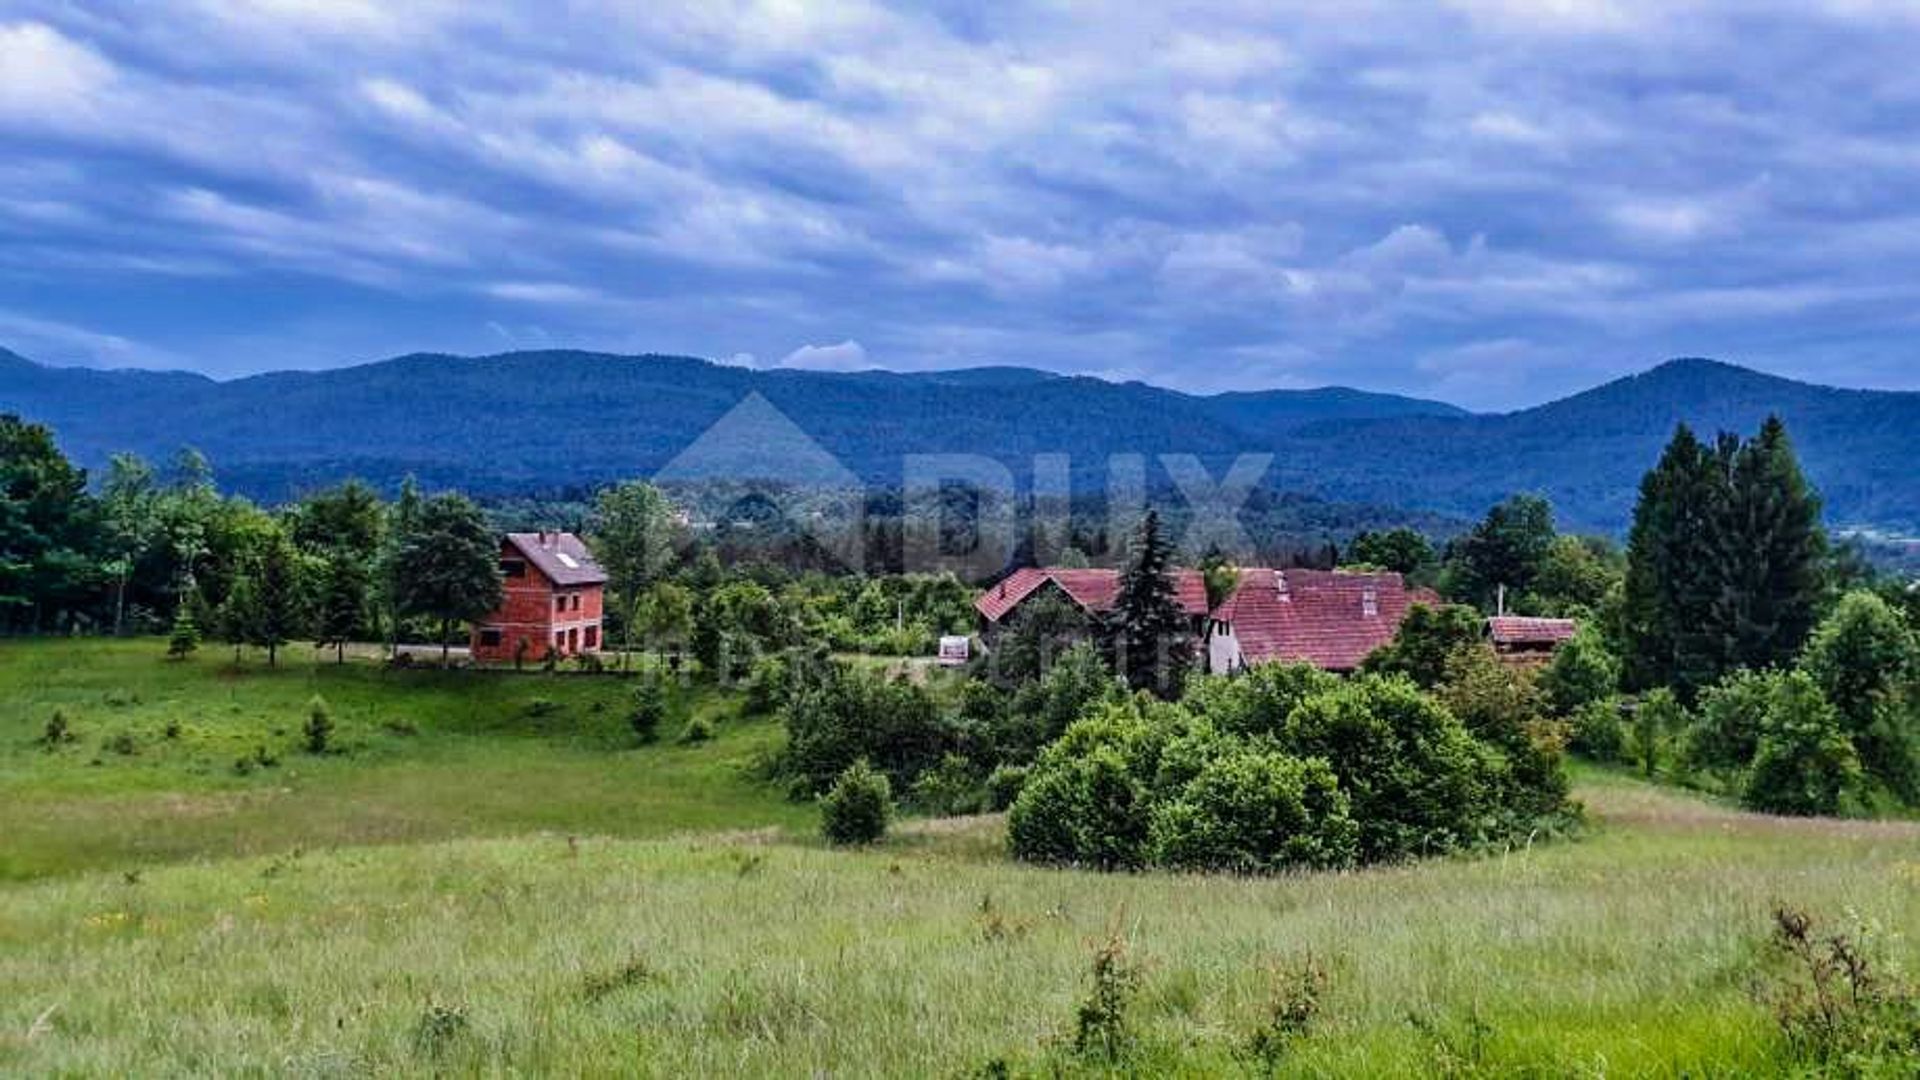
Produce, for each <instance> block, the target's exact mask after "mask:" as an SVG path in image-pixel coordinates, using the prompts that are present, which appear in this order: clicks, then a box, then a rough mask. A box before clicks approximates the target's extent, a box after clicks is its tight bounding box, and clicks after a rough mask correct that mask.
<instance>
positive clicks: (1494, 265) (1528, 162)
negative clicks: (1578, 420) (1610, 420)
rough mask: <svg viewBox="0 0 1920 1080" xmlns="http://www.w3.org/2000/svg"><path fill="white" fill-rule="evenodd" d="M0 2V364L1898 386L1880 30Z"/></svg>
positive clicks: (1906, 35)
mask: <svg viewBox="0 0 1920 1080" xmlns="http://www.w3.org/2000/svg"><path fill="white" fill-rule="evenodd" d="M1147 6H1151V5H1143V4H1140V3H1138V2H1135V0H1128V2H1121V3H1113V4H1101V3H1065V2H1062V0H1033V2H1024V3H1008V4H987V5H981V4H976V3H972V2H964V0H938V2H934V3H928V4H918V5H907V4H881V3H866V2H859V0H849V2H836V3H825V2H819V3H815V2H807V0H685V2H683V0H648V2H646V3H639V4H634V3H617V2H613V0H607V2H602V3H596V2H591V0H522V2H518V3H511V4H498V5H490V4H479V3H466V2H461V0H407V2H400V0H145V2H142V3H140V4H121V3H106V2H88V0H0V345H7V346H10V347H12V348H14V349H15V350H17V351H19V352H22V353H25V354H27V355H29V356H33V357H36V358H39V359H43V360H47V361H50V362H57V363H67V364H93V365H103V366H146V367H185V368H191V369H195V370H200V371H205V372H208V373H211V374H214V375H218V376H223V377H224V376H230V375H235V374H242V373H247V372H252V371H257V370H263V369H269V368H283V367H303V368H311V367H327V366H334V365H339V364H346V363H356V362H361V361H366V360H371V359H377V358H381V357H385V356H390V355H394V354H398V353H402V352H408V351H414V350H433V351H447V352H462V353H487V352H499V351H504V350H507V349H514V348H538V347H549V346H572V347H584V348H596V349H609V350H616V351H628V352H640V351H661V352H675V353H688V354H693V355H699V356H707V357H712V358H715V359H722V360H728V361H731V362H735V363H747V364H754V365H758V366H762V367H770V366H776V365H786V366H792V367H813V368H850V367H854V368H857V367H889V368H895V369H902V370H910V369H920V368H938V367H955V366H965V365H973V364H985V363H1010V364H1026V365H1033V366H1039V367H1046V368H1050V369H1054V370H1059V371H1071V372H1085V373H1091V374H1098V375H1102V376H1106V377H1117V378H1141V379H1145V380H1148V381H1151V382H1158V383H1162V384H1167V385H1172V386H1177V387H1181V388H1183V389H1190V390H1196V391H1211V390H1220V389H1240V388H1251V387H1265V386H1315V385H1324V384H1328V383H1341V384H1348V385H1359V386H1364V387H1369V388H1377V389H1387V390H1398V391H1406V392H1414V393H1421V394H1430V395H1436V396H1440V397H1444V398H1448V399H1450V400H1454V401H1457V402H1459V403H1461V404H1465V405H1469V406H1473V407H1478V408H1505V407H1512V406H1517V405H1525V404H1531V403H1534V402H1537V401H1541V400H1544V399H1546V398H1549V397H1552V396H1555V395H1558V394H1560V393H1563V392H1565V391H1568V390H1571V389H1577V388H1581V387H1584V386H1587V385H1590V384H1592V383H1594V382H1597V381H1600V380H1602V379H1604V378H1608V377H1612V376H1614V375H1617V374H1621V373H1624V372H1627V371H1631V370H1637V369H1639V368H1643V367H1646V366H1648V365H1650V364H1651V363H1653V362H1655V361H1658V360H1660V359H1663V358H1666V357H1670V356H1676V355H1711V356H1717V357H1721V358H1724V359H1728V360H1733V361H1736V362H1741V363H1746V364H1749V365H1751V366H1755V367H1759V368H1762V369H1765V370H1769V371H1774V372H1778V373H1781V374H1786V375H1792V376H1797V377H1803V378H1810V379H1817V380H1822V381H1827V382H1832V383H1838V384H1843V385H1861V386H1881V387H1899V388H1920V362H1917V361H1916V353H1915V349H1914V342H1915V338H1916V330H1920V62H1916V58H1917V57H1920V2H1907V0H1791V2H1788V0H1727V2H1702V3H1690V2H1687V0H1661V2H1658V3H1646V4H1642V3H1638V2H1635V0H1453V2H1450V3H1418V4H1416V3H1406V4H1399V3H1376V2H1372V0H1341V2H1339V3H1322V2H1312V3H1298V4H1294V3H1247V2H1222V3H1209V2H1201V3H1193V4H1183V5H1180V10H1179V12H1178V13H1177V14H1168V15H1164V16H1161V15H1142V14H1141V13H1140V9H1141V8H1143V7H1147Z"/></svg>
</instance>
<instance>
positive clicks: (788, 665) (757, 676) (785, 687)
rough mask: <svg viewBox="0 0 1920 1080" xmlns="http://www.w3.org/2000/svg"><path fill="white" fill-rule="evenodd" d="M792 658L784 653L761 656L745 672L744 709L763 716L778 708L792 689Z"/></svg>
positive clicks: (754, 714) (749, 712)
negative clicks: (750, 668) (751, 667)
mask: <svg viewBox="0 0 1920 1080" xmlns="http://www.w3.org/2000/svg"><path fill="white" fill-rule="evenodd" d="M792 669H793V660H792V659H791V658H789V657H788V656H785V655H779V656H763V657H761V658H760V659H759V660H756V661H754V664H753V669H752V670H751V671H749V672H748V673H747V689H746V700H745V702H744V704H743V708H744V709H745V711H746V712H747V713H748V714H750V715H753V716H765V715H767V714H769V713H772V712H773V711H774V710H776V709H778V708H779V707H780V705H781V703H782V702H784V701H785V700H786V699H787V695H788V694H789V693H790V692H791V690H792Z"/></svg>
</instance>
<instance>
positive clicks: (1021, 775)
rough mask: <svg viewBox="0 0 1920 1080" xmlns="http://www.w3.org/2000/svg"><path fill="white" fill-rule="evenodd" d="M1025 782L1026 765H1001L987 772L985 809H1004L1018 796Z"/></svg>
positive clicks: (997, 810)
mask: <svg viewBox="0 0 1920 1080" xmlns="http://www.w3.org/2000/svg"><path fill="white" fill-rule="evenodd" d="M1026 783H1027V766H1025V765H1002V766H1000V767H998V768H996V769H994V770H993V771H992V772H990V773H988V774H987V809H988V810H992V811H995V812H999V811H1001V810H1005V809H1007V808H1008V807H1011V806H1012V805H1013V801H1014V800H1015V799H1018V798H1019V797H1020V789H1021V788H1022V787H1024V786H1026Z"/></svg>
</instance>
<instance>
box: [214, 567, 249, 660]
mask: <svg viewBox="0 0 1920 1080" xmlns="http://www.w3.org/2000/svg"><path fill="white" fill-rule="evenodd" d="M253 596H254V589H253V578H252V576H250V575H248V574H241V575H240V576H238V577H235V578H234V579H233V584H231V585H229V586H228V587H227V598H226V600H225V601H223V602H222V603H221V604H220V609H219V611H218V612H216V613H215V614H216V619H215V622H216V623H217V624H218V627H219V634H220V640H221V641H224V642H226V643H227V644H229V645H231V646H233V662H234V663H236V664H238V663H239V662H240V650H241V648H242V647H244V646H245V645H246V644H247V643H248V642H250V641H252V640H253V617H254V608H255V604H254V599H253Z"/></svg>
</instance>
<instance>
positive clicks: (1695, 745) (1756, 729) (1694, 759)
mask: <svg viewBox="0 0 1920 1080" xmlns="http://www.w3.org/2000/svg"><path fill="white" fill-rule="evenodd" d="M1776 678H1777V676H1776V675H1775V673H1773V672H1758V671H1746V670H1740V671H1736V672H1733V673H1732V674H1730V675H1728V676H1727V677H1726V678H1724V679H1722V680H1720V681H1719V682H1718V683H1715V684H1714V685H1712V686H1709V687H1707V688H1706V689H1705V690H1703V691H1701V693H1700V706H1699V709H1698V710H1696V712H1695V714H1694V717H1693V720H1692V722H1691V723H1690V724H1689V725H1688V727H1687V731H1686V736H1685V744H1684V750H1683V757H1684V760H1685V763H1686V765H1687V766H1688V767H1689V768H1691V769H1694V770H1696V771H1699V772H1702V773H1707V774H1709V775H1715V776H1720V777H1723V778H1725V777H1731V776H1734V775H1736V774H1738V773H1741V772H1744V771H1745V770H1746V768H1747V766H1749V765H1751V764H1753V755H1754V754H1755V753H1756V752H1757V751H1758V750H1759V749H1760V730H1761V728H1762V726H1763V725H1764V723H1765V720H1766V715H1767V709H1768V708H1769V706H1770V703H1771V702H1772V700H1773V691H1774V682H1775V679H1776Z"/></svg>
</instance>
